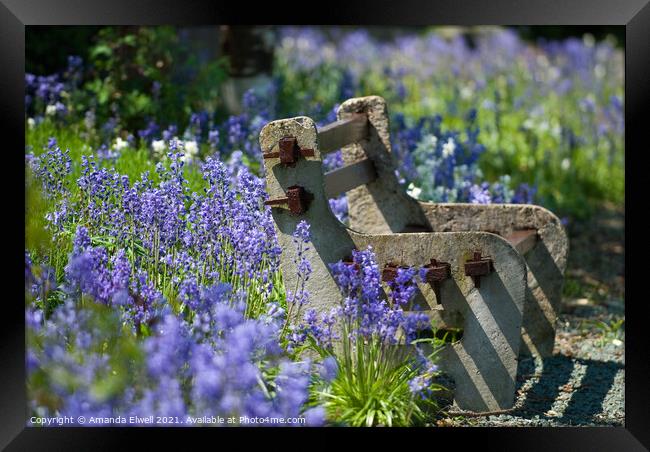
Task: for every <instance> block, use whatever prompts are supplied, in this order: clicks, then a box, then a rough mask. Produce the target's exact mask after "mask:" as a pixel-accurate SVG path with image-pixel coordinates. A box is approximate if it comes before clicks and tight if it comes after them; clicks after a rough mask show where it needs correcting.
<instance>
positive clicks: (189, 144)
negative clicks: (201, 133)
mask: <svg viewBox="0 0 650 452" xmlns="http://www.w3.org/2000/svg"><path fill="white" fill-rule="evenodd" d="M185 153H186V154H187V155H188V156H190V157H195V156H196V154H198V153H199V145H198V143H197V142H196V141H186V142H185Z"/></svg>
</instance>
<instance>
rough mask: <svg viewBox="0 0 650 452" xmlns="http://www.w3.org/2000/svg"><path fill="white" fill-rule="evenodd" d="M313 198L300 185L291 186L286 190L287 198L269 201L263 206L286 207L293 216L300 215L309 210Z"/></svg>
mask: <svg viewBox="0 0 650 452" xmlns="http://www.w3.org/2000/svg"><path fill="white" fill-rule="evenodd" d="M312 199H314V196H313V195H312V194H311V193H309V192H307V191H306V190H305V189H304V188H303V187H301V186H300V185H293V186H291V187H289V188H288V189H287V196H286V197H284V198H276V199H269V200H268V201H264V205H266V206H271V207H283V206H287V207H288V209H289V211H290V212H291V213H292V214H294V215H302V214H303V213H305V212H306V211H307V209H308V208H309V203H310V202H311V201H312Z"/></svg>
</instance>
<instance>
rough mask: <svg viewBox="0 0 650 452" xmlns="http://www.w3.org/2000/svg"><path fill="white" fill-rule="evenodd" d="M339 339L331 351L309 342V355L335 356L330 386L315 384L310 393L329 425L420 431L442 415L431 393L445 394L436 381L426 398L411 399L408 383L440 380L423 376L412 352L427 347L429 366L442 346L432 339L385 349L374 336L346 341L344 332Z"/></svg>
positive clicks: (434, 373)
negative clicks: (315, 353)
mask: <svg viewBox="0 0 650 452" xmlns="http://www.w3.org/2000/svg"><path fill="white" fill-rule="evenodd" d="M341 336H342V339H341V344H340V346H337V347H335V350H333V351H332V350H326V349H323V348H322V347H319V346H318V345H316V343H315V341H313V340H312V339H310V342H309V349H311V350H313V351H316V352H317V353H318V354H319V355H320V356H321V357H323V358H326V357H329V356H333V357H334V358H335V359H336V363H337V366H338V369H339V370H338V373H337V375H336V377H335V378H334V380H333V381H332V382H331V383H329V384H325V383H320V384H317V385H315V386H314V390H313V395H312V403H318V404H321V406H323V407H324V408H325V410H326V412H327V415H328V419H330V420H331V421H332V422H334V423H340V424H342V425H349V426H355V427H373V426H385V427H406V426H415V425H423V424H424V423H425V422H426V421H427V420H430V419H431V418H432V417H433V416H435V415H436V414H437V413H438V412H439V411H440V407H439V406H438V403H437V401H436V399H435V393H436V392H438V391H442V390H444V387H443V386H441V385H440V384H437V383H435V380H434V381H433V382H432V383H430V384H429V385H428V389H429V391H430V392H429V393H428V394H427V395H426V396H424V395H418V394H415V393H413V392H412V391H411V388H410V386H409V383H410V382H411V381H412V380H413V379H414V378H416V377H420V378H435V377H436V376H437V375H438V371H437V370H436V371H434V370H427V371H425V373H424V374H423V371H422V368H421V364H420V363H419V362H418V360H417V358H416V355H415V351H414V348H413V347H414V346H418V347H428V348H429V349H430V352H429V355H428V359H429V360H430V362H432V363H433V362H436V360H437V357H436V355H437V354H438V353H439V352H440V350H441V349H442V347H443V346H444V341H441V340H439V339H437V338H435V336H434V337H433V338H430V339H418V340H415V341H413V342H412V343H411V345H406V344H396V345H390V346H389V345H387V344H386V343H385V342H382V341H381V340H380V339H379V338H377V337H376V336H373V337H372V338H371V339H368V340H363V339H362V338H357V339H356V340H355V341H350V339H349V336H348V332H347V328H345V327H344V328H343V333H342V335H341ZM425 343H427V344H428V345H424V344H425ZM427 372H428V373H427Z"/></svg>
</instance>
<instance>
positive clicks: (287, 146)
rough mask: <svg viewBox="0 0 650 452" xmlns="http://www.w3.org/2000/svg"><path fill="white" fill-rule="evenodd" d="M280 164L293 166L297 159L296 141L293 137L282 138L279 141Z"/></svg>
mask: <svg viewBox="0 0 650 452" xmlns="http://www.w3.org/2000/svg"><path fill="white" fill-rule="evenodd" d="M279 147H280V163H282V164H283V165H293V164H294V163H296V159H297V158H298V155H299V154H298V140H297V139H296V138H295V137H284V138H281V139H280V143H279Z"/></svg>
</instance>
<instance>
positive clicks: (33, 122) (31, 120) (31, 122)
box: [27, 118, 36, 129]
mask: <svg viewBox="0 0 650 452" xmlns="http://www.w3.org/2000/svg"><path fill="white" fill-rule="evenodd" d="M35 125H36V120H35V119H34V118H27V126H28V127H29V128H30V129H33V128H34V126H35Z"/></svg>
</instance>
